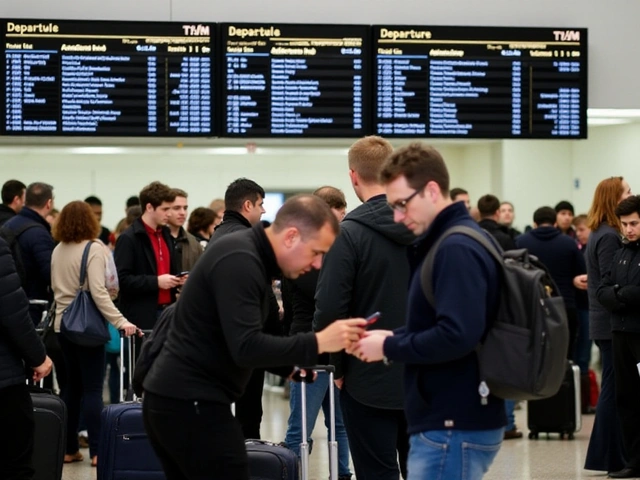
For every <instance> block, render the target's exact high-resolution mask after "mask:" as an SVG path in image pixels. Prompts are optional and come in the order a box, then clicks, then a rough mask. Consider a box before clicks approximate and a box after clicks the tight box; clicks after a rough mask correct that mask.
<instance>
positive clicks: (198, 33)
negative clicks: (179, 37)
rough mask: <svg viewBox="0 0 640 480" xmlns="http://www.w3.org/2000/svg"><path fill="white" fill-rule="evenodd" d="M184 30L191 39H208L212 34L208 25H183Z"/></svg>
mask: <svg viewBox="0 0 640 480" xmlns="http://www.w3.org/2000/svg"><path fill="white" fill-rule="evenodd" d="M182 30H183V31H184V34H185V35H189V36H190V37H208V36H209V34H210V33H209V26H208V25H182Z"/></svg>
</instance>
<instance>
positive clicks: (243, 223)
mask: <svg viewBox="0 0 640 480" xmlns="http://www.w3.org/2000/svg"><path fill="white" fill-rule="evenodd" d="M247 228H251V224H250V223H249V220H247V219H246V218H245V217H244V216H243V215H242V214H240V213H238V212H235V211H233V210H225V212H224V215H223V217H222V222H221V223H220V225H218V226H217V227H216V228H215V230H214V231H213V235H212V236H211V239H210V240H209V245H211V244H212V243H215V241H216V239H217V238H219V237H221V236H223V235H226V234H227V233H233V232H238V231H240V230H245V229H247ZM209 245H207V246H209Z"/></svg>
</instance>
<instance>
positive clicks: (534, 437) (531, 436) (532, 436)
mask: <svg viewBox="0 0 640 480" xmlns="http://www.w3.org/2000/svg"><path fill="white" fill-rule="evenodd" d="M529 440H538V432H529Z"/></svg>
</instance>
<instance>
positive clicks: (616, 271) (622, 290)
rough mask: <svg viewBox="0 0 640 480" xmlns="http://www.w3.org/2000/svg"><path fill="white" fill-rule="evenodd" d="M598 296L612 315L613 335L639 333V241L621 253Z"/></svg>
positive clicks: (601, 286) (604, 279) (604, 278)
mask: <svg viewBox="0 0 640 480" xmlns="http://www.w3.org/2000/svg"><path fill="white" fill-rule="evenodd" d="M596 296H597V297H598V301H599V302H600V303H601V304H602V306H603V307H604V308H606V309H607V310H608V311H609V312H611V313H612V315H611V331H612V332H631V333H640V242H638V241H636V242H628V243H625V244H624V245H623V248H622V249H620V250H618V252H617V253H616V254H615V256H614V257H613V263H612V265H611V269H610V270H609V272H608V273H607V274H605V276H604V277H603V279H602V283H601V284H600V287H598V290H597V292H596Z"/></svg>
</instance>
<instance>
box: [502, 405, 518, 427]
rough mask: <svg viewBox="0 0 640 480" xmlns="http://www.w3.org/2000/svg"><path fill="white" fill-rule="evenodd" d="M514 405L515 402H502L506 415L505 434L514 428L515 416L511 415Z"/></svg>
mask: <svg viewBox="0 0 640 480" xmlns="http://www.w3.org/2000/svg"><path fill="white" fill-rule="evenodd" d="M516 403H517V402H516V401H515V400H505V401H504V409H505V411H506V413H507V428H506V431H507V432H508V431H509V430H513V429H514V428H516V416H515V414H514V413H513V410H514V409H515V408H516Z"/></svg>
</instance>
